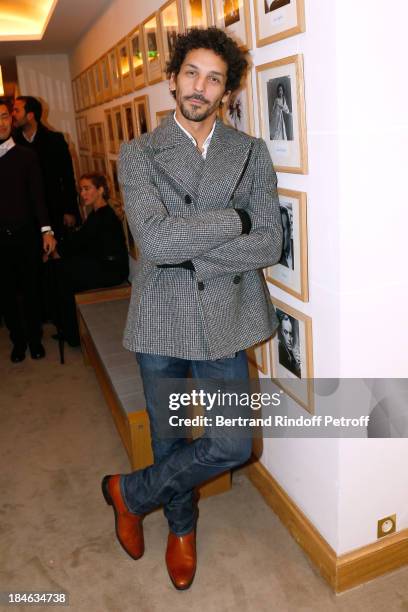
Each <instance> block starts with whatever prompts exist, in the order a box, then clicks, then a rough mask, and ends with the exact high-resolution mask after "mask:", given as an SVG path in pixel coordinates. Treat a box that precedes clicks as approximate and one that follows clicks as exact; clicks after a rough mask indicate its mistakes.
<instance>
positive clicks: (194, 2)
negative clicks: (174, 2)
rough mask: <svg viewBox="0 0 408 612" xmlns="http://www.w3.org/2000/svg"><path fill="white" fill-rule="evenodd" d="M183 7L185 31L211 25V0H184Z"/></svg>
mask: <svg viewBox="0 0 408 612" xmlns="http://www.w3.org/2000/svg"><path fill="white" fill-rule="evenodd" d="M181 7H182V19H183V24H184V30H185V31H187V30H190V29H191V28H208V26H209V25H211V4H210V0H182V4H181Z"/></svg>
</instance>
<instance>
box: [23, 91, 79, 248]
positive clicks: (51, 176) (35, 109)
mask: <svg viewBox="0 0 408 612" xmlns="http://www.w3.org/2000/svg"><path fill="white" fill-rule="evenodd" d="M41 117H42V105H41V102H40V101H39V100H37V99H36V98H33V97H32V96H19V97H18V98H16V100H15V101H14V107H13V127H14V128H15V133H14V138H15V141H16V143H17V144H20V145H22V146H25V147H29V148H32V149H34V150H35V151H36V153H37V155H38V158H39V160H40V165H41V170H42V173H43V179H44V188H45V198H46V205H47V208H48V214H49V217H50V221H51V224H52V227H53V229H54V231H55V234H56V236H57V238H58V239H60V238H61V236H62V235H63V233H64V228H65V227H73V226H74V225H75V224H76V222H77V219H79V210H78V197H77V192H76V187H75V178H74V171H73V168H72V159H71V155H70V152H69V149H68V145H67V143H66V142H65V139H64V136H63V134H61V133H60V132H53V131H51V130H49V129H48V128H47V127H45V125H43V124H42V123H41Z"/></svg>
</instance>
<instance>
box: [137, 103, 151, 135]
mask: <svg viewBox="0 0 408 612" xmlns="http://www.w3.org/2000/svg"><path fill="white" fill-rule="evenodd" d="M133 104H134V107H135V118H136V126H137V135H138V136H141V135H142V134H146V133H147V132H150V130H151V125H150V110H149V96H140V97H139V98H135V99H134V100H133Z"/></svg>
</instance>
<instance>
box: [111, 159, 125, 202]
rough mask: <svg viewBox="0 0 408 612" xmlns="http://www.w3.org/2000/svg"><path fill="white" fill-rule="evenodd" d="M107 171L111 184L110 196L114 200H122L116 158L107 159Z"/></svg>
mask: <svg viewBox="0 0 408 612" xmlns="http://www.w3.org/2000/svg"><path fill="white" fill-rule="evenodd" d="M109 171H110V178H111V185H112V196H113V198H114V199H115V200H120V201H121V202H122V194H121V191H120V185H119V179H118V166H117V162H116V159H110V160H109Z"/></svg>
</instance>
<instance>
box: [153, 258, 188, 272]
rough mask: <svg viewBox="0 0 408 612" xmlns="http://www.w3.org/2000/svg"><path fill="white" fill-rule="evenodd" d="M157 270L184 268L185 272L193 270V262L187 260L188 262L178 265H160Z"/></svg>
mask: <svg viewBox="0 0 408 612" xmlns="http://www.w3.org/2000/svg"><path fill="white" fill-rule="evenodd" d="M157 267H158V268H184V269H185V270H195V267H194V264H193V262H192V261H191V260H190V259H189V260H188V261H182V262H181V263H179V264H160V265H158V266H157Z"/></svg>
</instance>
